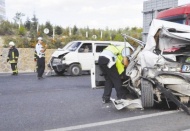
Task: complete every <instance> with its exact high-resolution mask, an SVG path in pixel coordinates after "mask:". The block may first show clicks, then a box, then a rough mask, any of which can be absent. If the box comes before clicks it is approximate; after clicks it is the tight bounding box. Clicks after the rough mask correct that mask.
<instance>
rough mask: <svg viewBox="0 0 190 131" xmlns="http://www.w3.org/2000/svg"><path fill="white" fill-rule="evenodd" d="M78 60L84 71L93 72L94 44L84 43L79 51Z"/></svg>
mask: <svg viewBox="0 0 190 131" xmlns="http://www.w3.org/2000/svg"><path fill="white" fill-rule="evenodd" d="M78 60H79V63H80V64H81V68H82V70H89V71H90V70H91V68H92V62H93V54H92V43H83V44H82V45H81V47H80V48H79V50H78Z"/></svg>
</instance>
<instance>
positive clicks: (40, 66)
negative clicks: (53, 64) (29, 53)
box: [35, 37, 46, 79]
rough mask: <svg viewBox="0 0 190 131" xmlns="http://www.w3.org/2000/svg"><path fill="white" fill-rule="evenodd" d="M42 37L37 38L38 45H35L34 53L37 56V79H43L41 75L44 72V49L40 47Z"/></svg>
mask: <svg viewBox="0 0 190 131" xmlns="http://www.w3.org/2000/svg"><path fill="white" fill-rule="evenodd" d="M42 42H43V39H42V37H38V43H37V44H36V47H35V51H36V56H37V59H36V60H37V73H38V79H42V78H43V73H44V70H45V50H46V49H45V48H44V47H43V45H42Z"/></svg>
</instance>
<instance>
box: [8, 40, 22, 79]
mask: <svg viewBox="0 0 190 131" xmlns="http://www.w3.org/2000/svg"><path fill="white" fill-rule="evenodd" d="M18 57H19V52H18V50H17V48H16V47H15V43H14V42H13V41H11V42H9V53H8V57H7V62H9V63H10V64H11V69H12V72H13V73H12V75H18V68H17V63H18Z"/></svg>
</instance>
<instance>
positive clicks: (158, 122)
mask: <svg viewBox="0 0 190 131" xmlns="http://www.w3.org/2000/svg"><path fill="white" fill-rule="evenodd" d="M90 86H91V85H90V76H89V75H83V76H79V77H71V76H48V77H46V78H45V79H43V80H38V79H37V77H36V73H25V74H19V75H18V76H11V75H10V74H0V131H44V130H49V131H53V130H57V131H66V130H77V131H185V130H188V129H189V130H190V124H189V121H190V116H188V115H187V114H186V113H185V112H183V111H178V110H168V109H166V108H163V107H159V108H158V107H157V108H156V107H155V108H151V109H145V110H141V109H134V110H130V109H123V110H117V109H116V108H115V107H114V105H113V104H112V103H109V104H102V103H101V96H102V92H103V90H102V89H96V90H93V89H91V88H90ZM112 94H113V96H112V97H113V98H115V91H114V90H113V93H112Z"/></svg>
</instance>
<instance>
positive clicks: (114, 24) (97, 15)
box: [5, 0, 190, 29]
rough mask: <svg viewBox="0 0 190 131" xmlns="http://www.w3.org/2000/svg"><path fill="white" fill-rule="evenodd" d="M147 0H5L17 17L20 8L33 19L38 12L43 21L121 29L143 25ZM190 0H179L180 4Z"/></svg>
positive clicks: (10, 13) (10, 17)
mask: <svg viewBox="0 0 190 131" xmlns="http://www.w3.org/2000/svg"><path fill="white" fill-rule="evenodd" d="M143 1H145V0H5V6H6V16H7V19H8V20H9V21H13V18H14V16H15V14H16V12H22V13H24V14H25V17H23V21H26V18H27V17H29V18H30V19H31V18H32V17H33V15H34V14H35V15H36V17H37V18H38V20H39V23H40V24H45V22H46V21H50V23H52V24H53V25H59V26H62V27H64V28H65V27H68V26H70V27H73V26H74V25H76V26H77V27H81V28H85V27H87V26H88V27H89V28H96V29H98V28H100V29H105V28H106V27H108V28H109V29H118V28H125V27H134V26H136V27H142V24H143V14H142V11H143ZM187 3H190V0H178V5H182V4H187Z"/></svg>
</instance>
